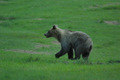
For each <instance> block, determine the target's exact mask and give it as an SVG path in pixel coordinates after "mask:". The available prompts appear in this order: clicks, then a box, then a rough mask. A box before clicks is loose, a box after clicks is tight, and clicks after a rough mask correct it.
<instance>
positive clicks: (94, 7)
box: [89, 3, 120, 10]
mask: <svg viewBox="0 0 120 80" xmlns="http://www.w3.org/2000/svg"><path fill="white" fill-rule="evenodd" d="M118 5H120V3H108V4H104V5H98V4H97V5H93V6H90V7H89V8H90V9H98V8H104V9H107V10H110V9H119V7H115V6H118Z"/></svg>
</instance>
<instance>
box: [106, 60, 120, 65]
mask: <svg viewBox="0 0 120 80" xmlns="http://www.w3.org/2000/svg"><path fill="white" fill-rule="evenodd" d="M108 63H110V64H113V63H120V60H110V61H108Z"/></svg>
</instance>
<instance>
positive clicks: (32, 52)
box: [5, 49, 49, 54]
mask: <svg viewBox="0 0 120 80" xmlns="http://www.w3.org/2000/svg"><path fill="white" fill-rule="evenodd" d="M5 51H12V52H19V53H29V54H49V53H48V52H37V51H34V50H22V49H9V50H5Z"/></svg>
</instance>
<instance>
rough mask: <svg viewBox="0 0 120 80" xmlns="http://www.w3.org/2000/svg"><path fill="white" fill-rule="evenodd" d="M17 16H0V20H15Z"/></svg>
mask: <svg viewBox="0 0 120 80" xmlns="http://www.w3.org/2000/svg"><path fill="white" fill-rule="evenodd" d="M15 19H16V18H15V17H13V16H11V17H4V16H0V20H15Z"/></svg>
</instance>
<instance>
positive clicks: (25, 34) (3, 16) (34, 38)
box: [0, 0, 120, 80]
mask: <svg viewBox="0 0 120 80" xmlns="http://www.w3.org/2000/svg"><path fill="white" fill-rule="evenodd" d="M53 24H57V25H58V26H59V27H60V28H62V29H67V30H72V31H82V32H85V33H87V34H89V35H90V36H91V38H92V40H93V43H94V46H93V50H92V52H91V54H90V57H89V62H88V63H84V61H83V59H82V57H81V58H80V60H68V58H67V54H66V55H64V56H62V57H61V58H59V59H56V58H55V54H56V53H57V52H58V51H59V50H60V44H59V43H58V42H57V40H55V39H54V38H46V37H45V36H44V33H46V32H47V31H48V30H49V29H50V28H51V27H52V26H53ZM119 48H120V1H119V0H99V1H98V0H0V80H120V49H119Z"/></svg>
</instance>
